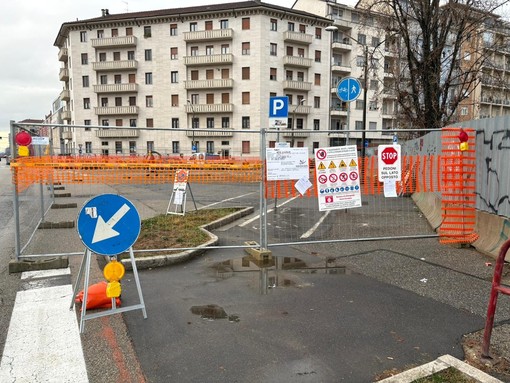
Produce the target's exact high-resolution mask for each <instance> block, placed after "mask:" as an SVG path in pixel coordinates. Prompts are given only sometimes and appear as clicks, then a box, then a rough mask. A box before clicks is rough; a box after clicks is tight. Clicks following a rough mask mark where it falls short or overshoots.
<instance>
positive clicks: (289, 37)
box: [283, 31, 313, 45]
mask: <svg viewBox="0 0 510 383" xmlns="http://www.w3.org/2000/svg"><path fill="white" fill-rule="evenodd" d="M312 39H313V36H312V35H308V34H306V33H301V32H294V31H287V32H284V33H283V40H284V41H286V42H292V43H298V44H307V45H308V44H311V43H312Z"/></svg>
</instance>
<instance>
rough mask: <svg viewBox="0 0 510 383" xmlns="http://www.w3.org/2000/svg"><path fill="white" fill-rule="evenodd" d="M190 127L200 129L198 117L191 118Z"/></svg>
mask: <svg viewBox="0 0 510 383" xmlns="http://www.w3.org/2000/svg"><path fill="white" fill-rule="evenodd" d="M191 129H200V119H199V118H198V117H193V118H192V119H191Z"/></svg>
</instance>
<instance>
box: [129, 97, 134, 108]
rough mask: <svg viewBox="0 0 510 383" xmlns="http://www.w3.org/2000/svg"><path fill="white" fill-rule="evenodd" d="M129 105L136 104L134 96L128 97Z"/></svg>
mask: <svg viewBox="0 0 510 383" xmlns="http://www.w3.org/2000/svg"><path fill="white" fill-rule="evenodd" d="M129 106H136V96H130V97H129Z"/></svg>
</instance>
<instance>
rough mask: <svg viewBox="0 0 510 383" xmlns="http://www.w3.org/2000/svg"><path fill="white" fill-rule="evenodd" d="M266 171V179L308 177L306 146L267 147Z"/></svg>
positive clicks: (279, 179)
mask: <svg viewBox="0 0 510 383" xmlns="http://www.w3.org/2000/svg"><path fill="white" fill-rule="evenodd" d="M266 172H267V180H268V181H283V180H299V179H301V178H303V177H306V178H309V174H310V173H309V169H308V148H267V149H266Z"/></svg>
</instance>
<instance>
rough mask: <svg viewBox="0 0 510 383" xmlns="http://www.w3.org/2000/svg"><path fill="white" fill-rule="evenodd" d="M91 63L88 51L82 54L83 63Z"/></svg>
mask: <svg viewBox="0 0 510 383" xmlns="http://www.w3.org/2000/svg"><path fill="white" fill-rule="evenodd" d="M88 63H89V55H88V54H86V53H82V54H81V65H88Z"/></svg>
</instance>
